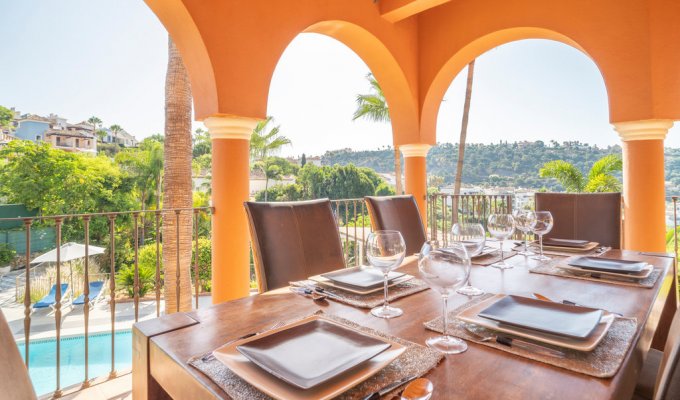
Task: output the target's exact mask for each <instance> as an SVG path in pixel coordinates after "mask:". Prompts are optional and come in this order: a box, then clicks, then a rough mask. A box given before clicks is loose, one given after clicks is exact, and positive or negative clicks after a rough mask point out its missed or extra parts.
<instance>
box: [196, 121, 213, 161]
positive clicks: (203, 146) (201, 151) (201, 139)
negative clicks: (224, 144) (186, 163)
mask: <svg viewBox="0 0 680 400" xmlns="http://www.w3.org/2000/svg"><path fill="white" fill-rule="evenodd" d="M210 153H212V141H211V140H210V134H209V133H208V131H205V130H203V129H201V128H198V129H196V132H194V138H193V155H194V158H198V157H200V156H202V155H205V154H210Z"/></svg>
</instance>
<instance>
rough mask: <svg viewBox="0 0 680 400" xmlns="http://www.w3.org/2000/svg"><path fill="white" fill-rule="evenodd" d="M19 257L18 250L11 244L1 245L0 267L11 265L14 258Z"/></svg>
mask: <svg viewBox="0 0 680 400" xmlns="http://www.w3.org/2000/svg"><path fill="white" fill-rule="evenodd" d="M16 255H17V252H16V250H14V248H13V247H12V246H11V245H9V244H4V243H3V244H0V267H4V266H5V265H7V264H9V263H10V262H11V261H12V260H13V259H14V256H16Z"/></svg>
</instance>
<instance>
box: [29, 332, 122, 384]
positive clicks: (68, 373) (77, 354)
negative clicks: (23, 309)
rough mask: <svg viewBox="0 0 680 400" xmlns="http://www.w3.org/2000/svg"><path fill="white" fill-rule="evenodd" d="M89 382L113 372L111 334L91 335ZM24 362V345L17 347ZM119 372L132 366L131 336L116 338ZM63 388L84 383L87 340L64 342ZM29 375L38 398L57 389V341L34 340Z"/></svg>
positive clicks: (78, 339)
mask: <svg viewBox="0 0 680 400" xmlns="http://www.w3.org/2000/svg"><path fill="white" fill-rule="evenodd" d="M88 345H89V349H88V351H89V378H90V379H92V378H97V377H100V376H108V375H109V372H111V332H108V333H95V334H90V336H89V340H88ZM17 346H18V347H19V352H20V353H21V356H22V358H23V357H25V355H24V350H25V346H24V343H23V342H20V343H17ZM115 348H116V354H115V356H116V360H115V362H116V371H121V370H124V369H128V368H130V367H131V366H132V332H131V331H130V330H125V331H118V332H116V334H115ZM60 353H61V376H60V380H61V382H60V386H61V388H62V389H63V388H65V387H68V386H71V385H74V384H78V383H82V382H83V380H84V379H85V336H84V335H81V336H73V337H68V338H61V352H60ZM28 354H29V357H30V358H29V368H28V372H29V375H30V376H31V381H32V382H33V387H34V388H35V392H36V393H37V394H38V396H40V395H43V394H46V393H50V392H53V391H54V390H55V389H56V387H57V357H56V355H57V341H56V339H54V338H52V339H40V340H32V341H31V345H30V348H29V350H28Z"/></svg>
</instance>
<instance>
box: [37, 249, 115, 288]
mask: <svg viewBox="0 0 680 400" xmlns="http://www.w3.org/2000/svg"><path fill="white" fill-rule="evenodd" d="M60 250H61V251H60V254H59V262H62V263H63V262H68V266H69V270H70V272H71V288H73V266H72V265H71V261H73V260H79V259H81V258H85V245H84V244H80V243H73V242H69V243H66V244H62V245H61V247H60ZM88 250H89V253H88V255H90V256H94V255H97V254H104V250H105V249H104V248H103V247H97V246H88ZM44 262H57V249H54V250H50V251H48V252H47V253H45V254H43V255H41V256H38V257H36V258H34V259H33V261H31V264H38V263H44ZM71 290H73V289H71Z"/></svg>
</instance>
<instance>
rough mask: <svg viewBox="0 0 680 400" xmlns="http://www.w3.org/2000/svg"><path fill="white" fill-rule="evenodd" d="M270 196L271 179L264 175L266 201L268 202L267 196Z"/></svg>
mask: <svg viewBox="0 0 680 400" xmlns="http://www.w3.org/2000/svg"><path fill="white" fill-rule="evenodd" d="M268 194H269V178H268V177H267V174H266V173H265V174H264V201H265V202H266V201H267V195H268Z"/></svg>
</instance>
